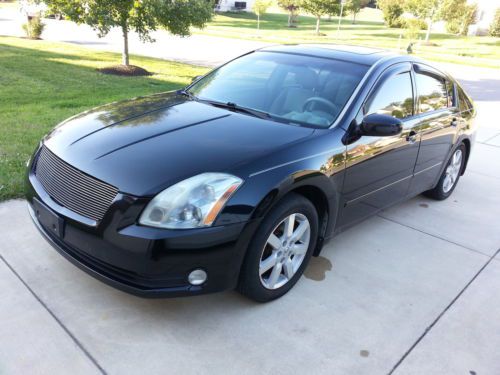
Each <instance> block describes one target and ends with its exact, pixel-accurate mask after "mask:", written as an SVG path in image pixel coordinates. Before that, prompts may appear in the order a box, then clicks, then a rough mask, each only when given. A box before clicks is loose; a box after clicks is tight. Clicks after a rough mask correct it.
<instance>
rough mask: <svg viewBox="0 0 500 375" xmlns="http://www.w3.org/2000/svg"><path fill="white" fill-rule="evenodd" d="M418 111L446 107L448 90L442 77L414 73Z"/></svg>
mask: <svg viewBox="0 0 500 375" xmlns="http://www.w3.org/2000/svg"><path fill="white" fill-rule="evenodd" d="M415 79H416V83H417V91H418V108H419V112H420V113H425V112H431V111H436V110H438V109H443V108H447V107H448V90H447V88H446V82H445V80H444V79H439V78H438V77H436V76H431V75H427V74H420V73H416V74H415Z"/></svg>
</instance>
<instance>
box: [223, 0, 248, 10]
mask: <svg viewBox="0 0 500 375" xmlns="http://www.w3.org/2000/svg"><path fill="white" fill-rule="evenodd" d="M254 1H255V0H244V1H238V0H217V1H216V4H215V10H216V11H218V12H251V11H252V7H253V3H254Z"/></svg>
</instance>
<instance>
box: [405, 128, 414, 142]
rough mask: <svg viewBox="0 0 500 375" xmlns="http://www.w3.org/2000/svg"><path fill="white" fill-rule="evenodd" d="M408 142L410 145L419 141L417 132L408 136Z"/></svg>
mask: <svg viewBox="0 0 500 375" xmlns="http://www.w3.org/2000/svg"><path fill="white" fill-rule="evenodd" d="M406 141H407V142H408V143H410V144H414V143H415V142H416V141H417V133H416V132H415V131H413V130H412V131H411V132H410V133H409V134H408V135H407V136H406Z"/></svg>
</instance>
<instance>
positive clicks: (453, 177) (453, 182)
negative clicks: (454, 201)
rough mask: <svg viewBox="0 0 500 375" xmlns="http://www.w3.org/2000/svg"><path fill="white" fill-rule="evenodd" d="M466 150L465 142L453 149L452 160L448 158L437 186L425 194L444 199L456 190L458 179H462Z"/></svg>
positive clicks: (440, 199)
mask: <svg viewBox="0 0 500 375" xmlns="http://www.w3.org/2000/svg"><path fill="white" fill-rule="evenodd" d="M466 152H467V150H466V149H465V145H464V144H463V143H462V144H461V145H460V146H458V147H457V148H456V149H455V151H453V154H451V157H450V160H448V163H447V164H446V168H445V169H444V171H443V173H442V174H441V177H440V178H439V181H438V183H437V185H436V187H435V188H434V189H432V190H428V191H426V192H425V193H424V195H426V196H428V197H429V198H433V199H436V200H439V201H442V200H444V199H446V198H448V197H449V196H450V195H451V193H453V190H455V187H456V186H457V183H458V180H459V179H460V175H461V174H462V170H463V167H464V163H465V157H466Z"/></svg>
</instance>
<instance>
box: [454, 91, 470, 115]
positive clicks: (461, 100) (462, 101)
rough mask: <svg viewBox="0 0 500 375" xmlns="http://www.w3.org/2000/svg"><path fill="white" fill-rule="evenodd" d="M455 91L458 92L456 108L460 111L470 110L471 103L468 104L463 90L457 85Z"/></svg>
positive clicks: (468, 101)
mask: <svg viewBox="0 0 500 375" xmlns="http://www.w3.org/2000/svg"><path fill="white" fill-rule="evenodd" d="M457 91H458V107H459V109H460V111H469V110H471V109H472V103H471V102H470V100H469V98H468V97H467V95H466V94H465V92H464V90H463V89H462V88H461V87H460V86H458V85H457Z"/></svg>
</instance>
